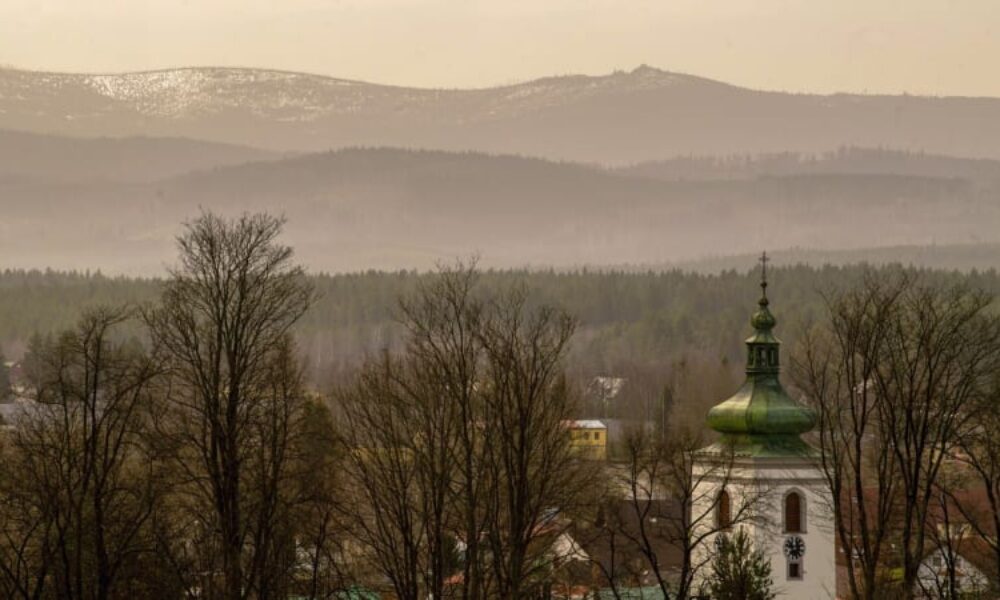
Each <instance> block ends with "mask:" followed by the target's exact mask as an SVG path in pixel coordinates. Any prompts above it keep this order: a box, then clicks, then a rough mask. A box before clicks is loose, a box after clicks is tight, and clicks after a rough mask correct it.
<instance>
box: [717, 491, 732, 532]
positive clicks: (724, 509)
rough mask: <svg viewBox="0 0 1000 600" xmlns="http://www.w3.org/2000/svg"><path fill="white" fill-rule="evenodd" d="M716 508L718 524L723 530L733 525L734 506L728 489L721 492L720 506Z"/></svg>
mask: <svg viewBox="0 0 1000 600" xmlns="http://www.w3.org/2000/svg"><path fill="white" fill-rule="evenodd" d="M716 510H717V514H716V526H717V527H718V528H719V529H722V530H727V529H729V528H730V527H732V524H733V523H732V512H731V511H732V507H731V506H730V501H729V492H727V491H726V490H722V491H721V492H719V506H718V507H717V509H716Z"/></svg>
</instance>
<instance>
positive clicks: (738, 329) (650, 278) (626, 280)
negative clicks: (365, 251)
mask: <svg viewBox="0 0 1000 600" xmlns="http://www.w3.org/2000/svg"><path fill="white" fill-rule="evenodd" d="M747 262H748V263H750V259H749V258H748V259H747ZM868 268H869V267H867V266H863V265H848V266H826V267H811V266H805V265H798V266H785V267H778V268H775V269H772V274H771V279H772V286H771V291H772V295H773V298H774V303H775V310H776V313H777V316H778V319H779V329H778V331H779V335H780V336H781V338H782V339H783V341H784V342H785V343H786V347H791V346H794V344H795V342H796V340H797V337H798V335H799V332H800V331H801V329H802V327H803V326H804V325H805V324H806V323H809V322H814V321H816V320H818V319H819V318H820V317H821V315H822V311H823V300H822V294H823V292H824V291H829V290H832V289H836V288H842V287H844V286H846V285H849V284H851V283H852V282H856V281H858V280H859V278H860V277H861V276H862V273H863V272H864V271H865V270H866V269H868ZM872 268H874V272H875V273H880V274H885V273H889V272H892V271H896V270H899V269H900V267H898V266H878V267H872ZM925 276H926V277H928V278H929V279H930V280H932V281H938V282H958V281H963V282H966V283H967V284H968V285H971V286H974V287H977V288H980V289H984V290H986V291H988V292H991V293H996V292H1000V275H998V273H997V272H996V271H995V270H992V269H991V270H988V271H973V272H971V273H958V272H950V271H928V272H926V273H925ZM430 277H431V275H429V274H421V273H417V272H412V271H399V272H376V271H371V272H365V273H355V274H343V275H315V276H311V277H309V280H310V283H311V285H312V286H313V287H314V289H315V290H316V292H317V299H316V301H315V303H314V304H313V305H312V306H311V308H310V309H309V311H308V312H307V313H306V314H305V315H304V316H303V318H302V320H301V321H300V322H299V323H298V324H297V325H296V327H295V334H296V336H297V339H298V342H299V344H300V346H301V347H302V349H303V351H304V353H305V355H306V356H307V358H308V360H309V365H310V371H311V374H312V375H314V376H317V377H322V376H325V374H326V373H328V372H329V371H330V370H331V369H337V368H341V367H343V366H348V365H351V364H356V363H357V361H358V360H359V359H360V358H361V357H363V356H364V355H365V354H366V353H370V352H374V351H378V350H379V349H381V348H384V347H392V346H393V345H395V344H398V343H400V339H401V328H400V327H399V324H398V317H399V310H398V309H399V298H400V297H403V296H405V295H407V294H408V293H411V292H413V291H414V290H415V289H417V288H418V287H419V285H420V284H421V283H422V282H424V281H426V280H427V279H428V278H430ZM757 277H758V275H757V273H756V271H754V270H753V269H752V268H750V267H749V265H748V268H747V269H745V270H740V271H737V270H726V271H723V272H721V273H718V274H697V273H690V272H683V271H679V270H675V271H645V272H634V271H624V270H623V271H598V270H585V269H584V270H577V271H516V270H512V271H495V270H484V271H482V275H481V283H482V285H483V286H484V287H486V288H494V289H497V288H502V287H505V286H509V285H523V286H525V288H526V289H527V290H528V291H529V292H530V296H531V298H532V299H533V301H534V302H538V303H546V304H553V305H557V306H560V307H563V308H565V310H566V311H567V312H569V313H571V314H573V315H574V316H576V317H577V318H578V319H579V321H580V326H579V329H578V334H577V336H576V337H575V339H574V342H573V344H572V348H571V350H570V352H571V356H572V358H573V364H574V365H575V368H578V369H580V370H582V371H586V372H591V373H599V372H600V373H610V372H614V371H615V370H617V369H618V368H619V367H621V366H622V365H625V364H629V365H636V364H640V365H653V364H664V363H669V362H671V361H672V360H674V359H677V358H679V357H681V356H692V355H703V356H708V357H712V358H713V359H714V360H716V361H719V360H722V359H723V358H725V359H727V360H728V361H729V362H735V363H736V364H737V365H738V364H739V363H740V362H741V360H740V359H741V357H742V347H741V340H742V337H741V336H742V334H743V333H744V332H746V331H747V327H748V326H747V318H748V314H749V312H750V310H751V308H752V307H753V306H754V302H755V301H756V298H755V293H756V289H757ZM161 286H162V281H157V280H151V279H135V278H125V277H108V276H105V275H101V274H99V273H93V274H87V273H60V272H39V271H5V272H3V273H0V345H2V348H3V350H4V353H5V355H7V356H8V357H12V358H17V357H19V356H21V355H22V354H23V351H24V349H25V348H26V347H27V343H28V341H29V340H30V339H31V337H32V335H34V334H36V333H38V334H45V333H49V332H52V331H57V330H60V329H64V328H66V327H69V326H71V325H72V324H73V323H74V322H75V321H76V319H77V318H78V317H79V315H80V311H81V310H82V309H83V308H84V307H87V306H90V305H93V304H107V303H111V304H119V303H125V302H133V303H143V302H150V301H152V300H154V299H155V298H156V297H157V294H158V293H159V290H160V288H161ZM136 333H138V332H136Z"/></svg>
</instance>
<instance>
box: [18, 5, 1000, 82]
mask: <svg viewBox="0 0 1000 600" xmlns="http://www.w3.org/2000/svg"><path fill="white" fill-rule="evenodd" d="M641 63H647V64H650V65H653V66H656V67H659V68H662V69H667V70H673V71H681V72H686V73H692V74H696V75H702V76H705V77H710V78H713V79H720V80H724V81H728V82H731V83H736V84H740V85H745V86H749V87H755V88H766V89H780V90H792V91H815V92H833V91H853V92H863V91H868V92H889V93H899V92H904V91H905V92H909V93H914V94H939V95H989V96H1000V0H898V1H896V0H271V1H265V0H0V64H4V65H7V66H16V67H22V68H30V69H44V70H63V71H89V72H94V71H99V72H112V71H124V70H138V69H153V68H163V67H175V66H192V65H232V66H256V67H273V68H281V69H290V70H296V71H309V72H315V73H322V74H328V75H333V76H336V77H344V78H350V79H362V80H367V81H375V82H381V83H394V84H400V85H412V86H424V87H482V86H489V85H495V84H501V83H510V82H514V81H523V80H525V79H530V78H534V77H539V76H544V75H553V74H565V73H588V74H601V73H607V72H610V71H612V70H615V69H631V68H634V67H635V66H637V65H639V64H641Z"/></svg>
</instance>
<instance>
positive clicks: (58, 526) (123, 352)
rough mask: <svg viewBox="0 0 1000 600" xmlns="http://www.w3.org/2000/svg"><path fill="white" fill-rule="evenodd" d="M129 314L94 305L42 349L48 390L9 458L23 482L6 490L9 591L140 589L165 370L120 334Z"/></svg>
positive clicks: (112, 592)
mask: <svg viewBox="0 0 1000 600" xmlns="http://www.w3.org/2000/svg"><path fill="white" fill-rule="evenodd" d="M127 318H129V312H128V311H127V310H124V309H112V308H98V309H93V310H90V311H88V312H87V313H86V314H85V315H84V316H83V317H82V318H81V320H80V323H79V325H78V326H77V328H76V329H74V330H70V331H67V332H65V333H63V334H61V335H60V336H58V337H57V338H55V339H52V340H50V341H48V342H47V343H43V344H41V345H39V346H37V347H36V348H34V349H33V350H34V352H35V353H36V354H35V356H34V361H35V364H36V368H35V370H34V371H33V378H34V381H33V385H32V388H33V389H34V390H36V391H37V394H38V395H37V397H36V398H34V400H35V404H34V405H33V406H31V409H30V411H28V412H27V413H25V414H24V415H23V418H21V419H20V420H19V421H18V422H17V423H16V428H15V429H14V431H13V432H12V434H11V436H10V440H9V441H10V445H9V448H8V449H7V450H8V451H9V455H8V456H7V457H6V458H7V461H5V468H6V469H8V470H9V472H8V473H7V474H8V476H9V477H11V478H12V479H11V481H10V483H12V484H16V486H17V488H18V489H17V490H10V489H5V490H4V492H5V493H4V494H3V496H4V498H5V500H6V502H5V505H4V507H3V508H4V511H3V512H4V515H3V517H2V519H3V524H4V541H5V542H6V543H5V544H4V545H3V548H4V551H5V552H4V554H5V555H6V556H5V557H4V560H2V561H0V563H2V569H3V574H4V577H3V579H4V588H5V589H6V591H7V592H8V593H9V596H10V597H22V598H39V597H44V595H46V594H48V595H55V596H58V597H60V598H67V599H88V600H89V599H96V600H107V599H108V598H115V597H126V596H127V595H130V594H129V593H128V592H126V591H125V590H126V589H131V590H133V591H134V590H135V589H136V586H134V585H130V584H131V583H132V582H129V581H128V579H129V578H136V577H139V576H140V575H141V574H140V573H138V572H137V571H136V568H135V563H136V561H137V557H138V556H139V555H141V554H144V553H149V552H151V550H152V548H151V545H150V543H149V538H148V535H147V532H146V526H147V523H148V522H149V520H150V517H151V515H152V511H153V509H154V507H155V500H156V498H157V496H158V495H159V493H160V492H161V491H162V486H161V482H160V478H159V476H158V468H157V464H156V459H155V457H154V456H153V455H152V454H151V453H150V452H149V451H148V450H149V448H148V447H147V446H146V444H145V443H144V440H143V434H144V432H145V430H146V427H147V425H148V422H149V418H150V413H149V412H148V408H149V406H150V404H151V394H152V392H153V387H154V380H155V378H156V377H157V375H158V373H159V369H158V368H157V367H156V366H155V363H154V362H153V361H151V360H150V359H149V357H148V356H147V355H146V354H145V353H144V352H143V351H142V350H141V349H140V348H138V347H137V346H136V345H134V344H128V343H121V342H117V341H115V340H114V330H115V328H116V326H117V325H119V324H120V323H122V322H123V321H125V320H126V319H127ZM5 480H6V478H5ZM139 587H140V588H141V586H139Z"/></svg>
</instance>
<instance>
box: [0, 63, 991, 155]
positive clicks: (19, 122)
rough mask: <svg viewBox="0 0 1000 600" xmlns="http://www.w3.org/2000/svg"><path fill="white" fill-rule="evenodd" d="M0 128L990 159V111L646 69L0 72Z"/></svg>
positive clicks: (985, 106)
mask: <svg viewBox="0 0 1000 600" xmlns="http://www.w3.org/2000/svg"><path fill="white" fill-rule="evenodd" d="M0 128H6V129H20V130H27V131H32V132H40V133H57V134H68V135H83V136H95V135H109V136H127V135H150V136H176V137H192V138H201V139H207V140H212V141H218V142H226V143H234V144H245V145H251V146H257V147H262V148H268V149H272V150H285V151H288V150H292V151H311V150H324V149H329V148H338V147H345V146H381V145H390V146H403V147H411V148H439V149H445V150H479V151H489V152H503V153H520V154H528V155H535V156H543V157H547V158H553V159H565V160H581V161H594V162H603V163H627V162H636V161H643V160H655V159H663V158H667V157H671V156H675V155H687V154H716V155H717V154H733V153H743V152H747V153H754V152H774V151H784V150H791V151H803V152H810V151H825V150H830V149H833V148H837V147H839V146H847V145H855V146H887V147H893V148H899V149H905V150H923V151H928V152H936V153H942V154H954V155H963V156H979V157H988V158H1000V100H997V99H989V98H924V97H911V96H860V95H849V94H838V95H830V96H820V95H809V94H786V93H780V92H760V91H754V90H747V89H743V88H738V87H734V86H730V85H726V84H723V83H719V82H714V81H710V80H707V79H702V78H699V77H694V76H690V75H680V74H676V73H670V72H667V71H662V70H659V69H655V68H652V67H646V66H642V67H639V68H637V69H634V70H632V71H628V72H624V71H621V72H615V73H612V74H610V75H605V76H598V77H591V76H581V75H569V76H561V77H548V78H543V79H538V80H534V81H529V82H525V83H520V84H515V85H508V86H501V87H494V88H484V89H472V90H444V89H419V88H405V87H397V86H391V85H379V84H372V83H364V82H358V81H348V80H343V79H336V78H332V77H325V76H320V75H309V74H303V73H291V72H282V71H271V70H262V69H235V68H185V69H173V70H162V71H150V72H141V73H124V74H113V75H88V74H61V73H42V72H31V71H19V70H9V69H8V70H0Z"/></svg>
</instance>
